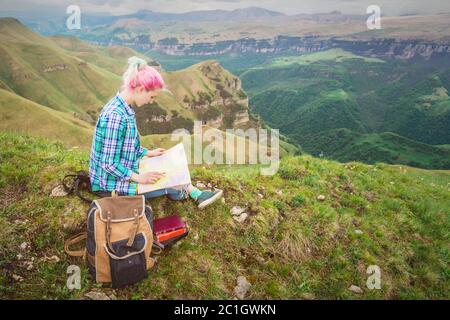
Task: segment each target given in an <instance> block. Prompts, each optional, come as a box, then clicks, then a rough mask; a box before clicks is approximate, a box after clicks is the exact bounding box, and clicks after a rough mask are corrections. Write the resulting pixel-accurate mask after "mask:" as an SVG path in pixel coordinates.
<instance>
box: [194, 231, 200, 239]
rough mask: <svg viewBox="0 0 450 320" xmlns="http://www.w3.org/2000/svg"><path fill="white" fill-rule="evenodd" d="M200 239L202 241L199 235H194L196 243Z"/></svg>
mask: <svg viewBox="0 0 450 320" xmlns="http://www.w3.org/2000/svg"><path fill="white" fill-rule="evenodd" d="M198 239H200V237H199V235H198V233H196V234H194V240H195V241H198Z"/></svg>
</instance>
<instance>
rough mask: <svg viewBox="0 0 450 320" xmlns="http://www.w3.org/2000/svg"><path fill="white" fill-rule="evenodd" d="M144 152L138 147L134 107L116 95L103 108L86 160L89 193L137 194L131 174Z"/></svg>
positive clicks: (143, 149)
mask: <svg viewBox="0 0 450 320" xmlns="http://www.w3.org/2000/svg"><path fill="white" fill-rule="evenodd" d="M147 152H148V150H147V149H145V148H142V147H141V143H140V140H139V132H138V129H137V126H136V117H135V113H134V110H133V108H132V107H131V106H129V105H128V104H127V103H126V102H125V101H124V100H123V99H122V98H121V97H120V96H119V94H117V95H116V96H115V97H114V98H112V99H111V101H109V102H108V103H107V104H106V105H105V106H104V107H103V109H102V111H101V113H100V116H99V118H98V121H97V124H96V126H95V132H94V137H93V139H92V148H91V154H90V158H89V177H90V180H91V186H92V191H113V190H116V191H117V192H119V193H120V194H124V195H136V194H137V183H135V182H132V181H131V180H130V178H131V174H132V173H133V172H135V173H138V171H139V159H140V158H141V157H143V156H145V155H146V154H147Z"/></svg>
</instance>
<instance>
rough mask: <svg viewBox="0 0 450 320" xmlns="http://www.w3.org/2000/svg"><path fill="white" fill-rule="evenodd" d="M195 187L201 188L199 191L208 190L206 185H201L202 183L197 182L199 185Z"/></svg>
mask: <svg viewBox="0 0 450 320" xmlns="http://www.w3.org/2000/svg"><path fill="white" fill-rule="evenodd" d="M195 186H196V187H197V188H199V189H205V188H206V185H205V184H203V183H201V182H200V181H197V184H196V185H195Z"/></svg>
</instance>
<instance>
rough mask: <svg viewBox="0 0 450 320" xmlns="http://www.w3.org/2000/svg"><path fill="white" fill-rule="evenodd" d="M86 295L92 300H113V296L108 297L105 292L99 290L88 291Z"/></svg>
mask: <svg viewBox="0 0 450 320" xmlns="http://www.w3.org/2000/svg"><path fill="white" fill-rule="evenodd" d="M84 296H85V297H87V298H89V299H91V300H111V298H110V297H108V296H107V295H106V294H104V293H103V292H97V291H91V292H88V293H86V294H85V295H84Z"/></svg>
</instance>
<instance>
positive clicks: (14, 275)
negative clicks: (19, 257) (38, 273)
mask: <svg viewBox="0 0 450 320" xmlns="http://www.w3.org/2000/svg"><path fill="white" fill-rule="evenodd" d="M12 278H13V279H14V280H16V281H19V282H22V281H23V278H22V277H21V276H18V275H17V274H13V275H12Z"/></svg>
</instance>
